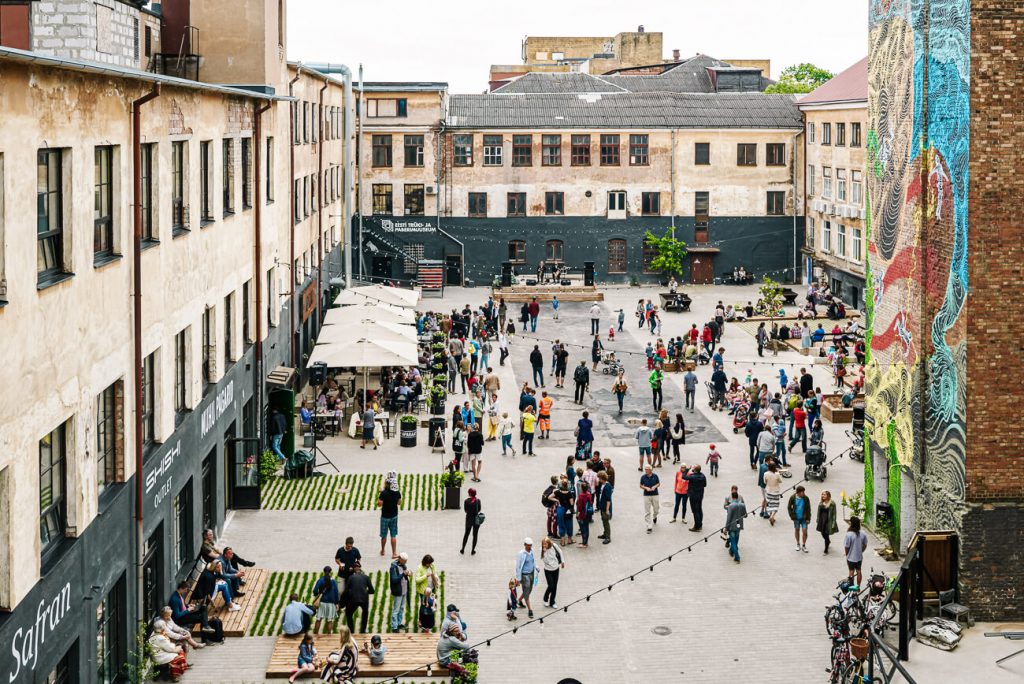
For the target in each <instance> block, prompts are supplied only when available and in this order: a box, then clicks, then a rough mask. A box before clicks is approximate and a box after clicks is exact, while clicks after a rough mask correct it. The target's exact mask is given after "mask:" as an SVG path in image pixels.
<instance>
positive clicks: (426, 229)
mask: <svg viewBox="0 0 1024 684" xmlns="http://www.w3.org/2000/svg"><path fill="white" fill-rule="evenodd" d="M380 227H381V228H382V229H383V230H385V231H386V232H388V233H436V232H437V226H435V225H433V224H432V223H430V222H428V221H395V220H394V219H381V222H380Z"/></svg>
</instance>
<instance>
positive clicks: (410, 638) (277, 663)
mask: <svg viewBox="0 0 1024 684" xmlns="http://www.w3.org/2000/svg"><path fill="white" fill-rule="evenodd" d="M370 636H371V635H369V634H356V635H354V636H353V638H354V639H355V641H356V643H357V644H359V648H360V653H359V677H373V678H378V679H381V678H386V677H396V676H398V675H400V674H403V673H405V672H407V671H409V670H413V668H417V669H418V676H420V677H426V676H431V674H432V675H433V676H437V677H447V676H448V668H446V667H442V666H440V665H436V664H435V665H433V666H432V667H431V673H430V674H428V673H427V671H426V668H423V667H420V666H421V665H423V664H424V663H430V662H433V661H434V660H437V639H438V635H437V634H421V633H414V634H404V633H399V634H381V635H380V636H381V639H382V640H383V641H384V645H385V646H387V647H388V651H387V654H386V655H385V656H384V664H383V665H371V664H370V659H369V656H367V655H366V654H365V653H363V652H362V648H363V644H364V643H366V642H367V641H369V640H370ZM301 641H302V637H299V636H284V635H282V636H280V637H278V638H277V643H276V644H274V653H273V654H272V655H271V656H270V663H268V664H267V679H287V678H288V676H289V675H290V674H291V672H292V669H293V668H294V667H295V661H296V657H297V656H298V654H299V644H300V643H301ZM337 648H338V635H337V634H320V635H317V636H316V650H317V654H318V655H319V656H320V657H321V658H326V657H327V655H328V654H329V653H330V652H331V651H332V650H336V649H337ZM409 676H413V674H412V673H410V674H409Z"/></svg>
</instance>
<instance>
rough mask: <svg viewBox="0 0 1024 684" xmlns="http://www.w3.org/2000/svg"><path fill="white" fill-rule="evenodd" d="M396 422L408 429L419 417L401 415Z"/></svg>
mask: <svg viewBox="0 0 1024 684" xmlns="http://www.w3.org/2000/svg"><path fill="white" fill-rule="evenodd" d="M398 422H399V423H401V425H402V427H404V428H406V429H408V428H410V427H414V426H415V425H416V423H418V422H419V419H418V418H416V416H402V417H401V418H400V419H399V420H398Z"/></svg>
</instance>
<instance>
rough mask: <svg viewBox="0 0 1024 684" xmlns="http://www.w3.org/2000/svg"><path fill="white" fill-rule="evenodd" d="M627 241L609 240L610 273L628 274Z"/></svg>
mask: <svg viewBox="0 0 1024 684" xmlns="http://www.w3.org/2000/svg"><path fill="white" fill-rule="evenodd" d="M626 267H627V263H626V241H625V240H609V241H608V272H609V273H625V272H626Z"/></svg>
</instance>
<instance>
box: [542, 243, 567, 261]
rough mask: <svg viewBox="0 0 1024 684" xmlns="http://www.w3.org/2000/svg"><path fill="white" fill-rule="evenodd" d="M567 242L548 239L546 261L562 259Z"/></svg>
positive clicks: (545, 246)
mask: <svg viewBox="0 0 1024 684" xmlns="http://www.w3.org/2000/svg"><path fill="white" fill-rule="evenodd" d="M564 251H565V244H564V243H563V242H562V241H561V240H548V241H547V242H545V243H544V260H545V261H562V255H563V253H564Z"/></svg>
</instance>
